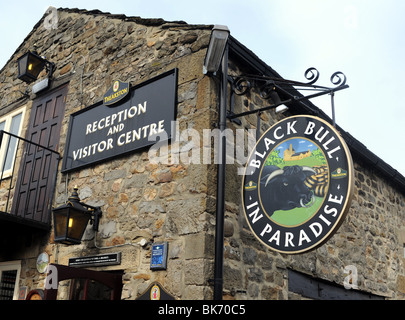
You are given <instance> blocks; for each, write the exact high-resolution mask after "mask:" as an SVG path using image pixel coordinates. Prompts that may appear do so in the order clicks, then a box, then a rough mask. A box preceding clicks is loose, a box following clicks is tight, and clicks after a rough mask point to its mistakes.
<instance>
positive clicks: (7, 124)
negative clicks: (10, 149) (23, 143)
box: [0, 107, 26, 179]
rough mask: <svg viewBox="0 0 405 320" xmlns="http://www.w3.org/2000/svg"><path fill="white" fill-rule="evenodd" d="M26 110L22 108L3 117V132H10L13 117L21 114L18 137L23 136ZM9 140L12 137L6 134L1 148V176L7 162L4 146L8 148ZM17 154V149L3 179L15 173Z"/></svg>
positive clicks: (0, 121)
mask: <svg viewBox="0 0 405 320" xmlns="http://www.w3.org/2000/svg"><path fill="white" fill-rule="evenodd" d="M25 110H26V108H25V107H22V108H19V109H17V110H14V111H12V112H10V113H8V114H6V115H5V116H3V117H1V118H0V123H2V122H5V126H4V129H3V130H4V131H6V132H9V131H10V127H11V121H12V119H13V117H15V116H17V115H19V114H21V123H20V127H19V128H18V133H17V136H21V132H22V128H23V125H24V118H25ZM9 138H10V135H8V134H5V135H4V136H3V140H4V143H2V147H1V148H0V176H1V174H2V172H1V170H2V168H3V165H4V161H5V160H6V159H5V156H6V148H5V147H3V146H7V141H8V139H9ZM16 153H17V148H16V149H15V150H14V154H12V155H11V156H12V159H13V160H12V161H13V162H12V163H11V169H8V170H5V171H4V172H3V175H2V177H3V179H4V178H8V177H10V176H11V174H12V172H13V166H14V161H15V155H16Z"/></svg>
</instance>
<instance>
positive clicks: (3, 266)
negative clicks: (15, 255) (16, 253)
mask: <svg viewBox="0 0 405 320" xmlns="http://www.w3.org/2000/svg"><path fill="white" fill-rule="evenodd" d="M10 270H17V276H16V279H15V285H14V294H13V300H18V290H19V287H20V273H21V260H15V261H7V262H0V280H1V277H2V273H3V271H10Z"/></svg>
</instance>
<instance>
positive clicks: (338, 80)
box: [330, 71, 346, 87]
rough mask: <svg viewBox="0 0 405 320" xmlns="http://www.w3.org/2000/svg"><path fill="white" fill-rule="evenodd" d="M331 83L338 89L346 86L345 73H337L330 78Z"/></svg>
mask: <svg viewBox="0 0 405 320" xmlns="http://www.w3.org/2000/svg"><path fill="white" fill-rule="evenodd" d="M330 82H332V83H333V84H334V85H335V86H337V87H341V86H344V85H345V84H346V76H345V74H344V73H343V72H340V71H337V72H335V73H334V74H332V76H331V77H330Z"/></svg>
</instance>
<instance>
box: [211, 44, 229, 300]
mask: <svg viewBox="0 0 405 320" xmlns="http://www.w3.org/2000/svg"><path fill="white" fill-rule="evenodd" d="M220 86H221V87H220V104H219V122H218V127H219V130H220V139H219V155H218V156H219V164H218V169H217V199H216V224H215V265H214V300H222V295H223V283H224V279H223V274H224V219H225V162H226V135H225V129H226V106H227V98H228V44H227V45H226V48H225V52H224V56H223V58H222V62H221V81H220Z"/></svg>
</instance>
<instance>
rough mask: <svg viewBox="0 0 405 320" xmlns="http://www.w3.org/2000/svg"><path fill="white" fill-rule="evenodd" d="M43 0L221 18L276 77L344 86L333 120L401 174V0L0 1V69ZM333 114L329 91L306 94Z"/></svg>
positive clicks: (404, 84)
mask: <svg viewBox="0 0 405 320" xmlns="http://www.w3.org/2000/svg"><path fill="white" fill-rule="evenodd" d="M49 6H54V7H56V8H60V7H63V8H79V9H87V10H92V9H99V10H101V11H105V12H110V13H115V14H125V15H127V16H140V17H142V18H163V19H165V20H168V21H173V20H183V21H185V22H187V23H191V24H223V25H227V26H228V28H229V29H230V31H231V34H232V35H233V36H234V37H235V38H236V39H238V40H239V41H240V42H241V43H243V44H244V45H245V46H247V47H248V48H249V49H250V50H252V51H253V52H254V53H255V54H256V55H257V56H258V57H259V58H260V59H262V60H263V61H264V62H266V63H267V64H268V65H269V66H271V67H272V68H273V69H274V70H276V71H277V72H278V73H279V74H280V75H281V76H282V77H284V78H287V79H292V80H298V81H305V78H304V72H305V70H306V69H308V68H309V67H315V68H317V69H318V71H319V72H320V79H319V80H318V82H317V84H319V85H324V86H333V85H332V84H331V83H330V76H331V75H332V74H333V73H334V72H335V71H341V72H343V73H344V74H345V75H346V77H347V84H348V85H349V86H350V88H349V89H345V90H342V91H339V92H337V93H336V94H335V107H336V122H337V124H338V125H340V126H341V127H342V128H343V129H344V130H345V131H348V132H349V133H350V134H351V135H353V136H354V137H355V138H356V139H358V140H359V141H360V142H361V143H363V144H364V145H365V146H366V147H367V148H368V149H370V150H371V151H372V152H374V153H375V154H376V155H377V156H379V157H380V158H382V159H383V160H384V161H385V162H387V163H388V164H389V165H391V166H392V167H393V168H394V169H396V170H398V171H399V172H401V174H403V175H405V147H404V142H403V140H402V138H404V136H405V135H404V128H405V108H404V104H405V103H404V100H403V97H402V92H403V91H404V89H405V80H404V71H405V68H404V67H405V46H404V32H405V19H404V16H405V1H403V0H351V1H350V0H249V1H240V0H215V1H213V0H204V1H198V2H197V1H196V2H194V1H190V0H187V1H183V0H153V1H144V0H130V1H119V0H117V1H111V0H108V1H105V0H97V1H76V0H68V1H62V0H60V1H57V0H55V1H42V0H36V1H31V0H30V1H27V0H21V1H19V2H18V3H16V2H13V1H8V2H7V3H6V4H4V3H2V4H1V6H0V8H1V12H2V13H3V14H2V18H1V19H0V43H1V44H2V45H1V50H0V68H2V67H3V66H4V64H5V63H6V62H7V60H8V59H9V58H10V57H11V55H12V54H13V53H14V51H15V50H16V49H17V47H18V46H19V45H20V44H21V43H22V41H23V40H24V38H25V37H26V36H27V35H28V33H29V32H30V31H31V30H32V28H33V27H34V25H35V24H36V23H37V22H38V21H39V20H40V19H41V17H42V16H43V14H44V13H45V11H46V10H47V8H48V7H49ZM312 102H313V103H315V104H316V105H317V106H318V107H319V108H321V109H322V110H324V111H325V112H326V113H327V114H328V115H330V116H331V107H330V97H329V96H326V97H324V98H320V99H317V100H312Z"/></svg>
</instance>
